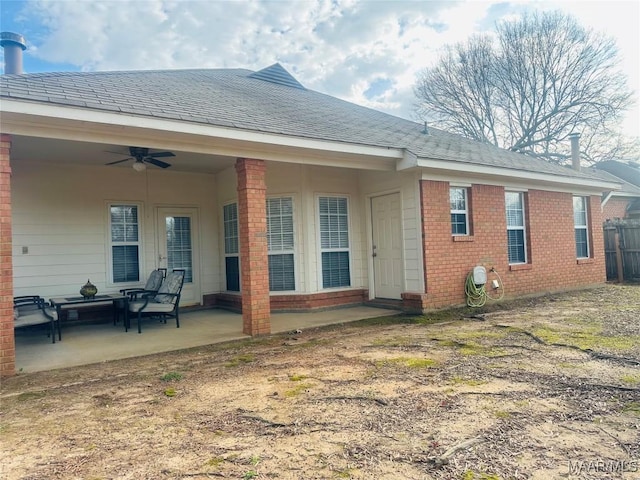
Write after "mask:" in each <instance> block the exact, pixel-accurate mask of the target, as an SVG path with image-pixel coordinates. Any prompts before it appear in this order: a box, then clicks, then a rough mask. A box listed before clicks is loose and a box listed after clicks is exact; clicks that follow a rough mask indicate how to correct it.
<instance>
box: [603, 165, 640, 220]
mask: <svg viewBox="0 0 640 480" xmlns="http://www.w3.org/2000/svg"><path fill="white" fill-rule="evenodd" d="M595 168H596V169H598V170H600V171H601V172H606V173H607V174H609V175H610V176H611V179H612V180H613V181H617V182H619V183H620V184H621V188H620V189H619V190H614V191H609V192H604V194H603V198H602V219H603V220H615V219H640V163H638V162H634V161H620V160H608V161H606V162H599V163H597V164H596V165H595Z"/></svg>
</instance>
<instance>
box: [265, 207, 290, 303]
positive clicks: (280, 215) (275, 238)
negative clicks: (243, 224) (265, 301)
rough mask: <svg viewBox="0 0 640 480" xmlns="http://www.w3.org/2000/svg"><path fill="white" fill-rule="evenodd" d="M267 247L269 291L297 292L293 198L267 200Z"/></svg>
mask: <svg viewBox="0 0 640 480" xmlns="http://www.w3.org/2000/svg"><path fill="white" fill-rule="evenodd" d="M267 245H268V249H269V290H270V291H272V292H282V291H288V290H295V289H296V276H295V267H294V232H293V198H291V197H282V198H268V199H267Z"/></svg>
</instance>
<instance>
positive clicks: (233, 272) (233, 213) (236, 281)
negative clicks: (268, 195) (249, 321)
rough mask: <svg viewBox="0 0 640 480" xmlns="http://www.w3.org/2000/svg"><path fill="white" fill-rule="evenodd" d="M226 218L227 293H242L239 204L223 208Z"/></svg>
mask: <svg viewBox="0 0 640 480" xmlns="http://www.w3.org/2000/svg"><path fill="white" fill-rule="evenodd" d="M223 217H224V257H225V258H224V263H225V276H226V278H227V291H229V292H239V291H240V258H239V253H240V243H239V235H238V204H237V203H230V204H229V205H225V206H224V207H223Z"/></svg>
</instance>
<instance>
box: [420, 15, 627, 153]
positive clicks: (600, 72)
mask: <svg viewBox="0 0 640 480" xmlns="http://www.w3.org/2000/svg"><path fill="white" fill-rule="evenodd" d="M618 66H619V55H618V50H617V47H616V44H615V42H614V41H613V39H611V38H609V37H606V36H604V35H601V34H598V33H595V32H594V31H592V30H589V29H585V28H583V27H582V26H580V25H579V24H578V23H577V22H576V20H575V19H574V18H573V17H571V16H569V15H565V14H563V13H560V12H553V13H543V14H533V15H530V16H524V17H523V18H522V19H520V20H517V21H511V22H504V23H501V24H498V25H497V28H496V36H495V39H494V38H493V37H491V36H488V35H485V36H475V37H472V38H471V39H469V40H468V42H466V43H464V44H462V43H461V44H456V45H454V46H450V47H448V48H447V50H446V52H445V54H444V55H443V56H442V57H441V58H440V60H439V62H438V63H437V64H436V65H435V66H434V67H431V68H427V69H425V70H424V71H423V72H422V73H421V74H420V76H419V79H418V82H417V84H416V86H415V94H416V96H417V98H418V101H419V105H418V114H419V116H420V117H422V118H423V119H427V120H429V121H430V122H432V123H435V124H436V125H437V126H439V127H441V128H443V129H445V130H448V131H451V132H454V133H459V134H462V135H464V136H466V137H469V138H473V139H475V140H479V141H481V142H488V143H491V144H494V145H497V146H500V147H502V148H507V149H509V150H513V151H516V152H521V153H526V154H529V155H533V156H537V157H543V158H545V159H547V160H550V161H553V162H556V163H563V162H564V161H565V160H567V159H568V158H569V156H570V152H569V142H567V141H566V138H567V136H568V135H569V134H570V133H572V132H580V133H581V134H582V138H583V139H584V140H583V146H584V148H583V150H584V152H583V156H584V158H586V159H588V160H589V161H592V162H593V161H598V160H600V159H605V158H613V156H618V158H619V155H621V154H624V155H634V154H636V155H637V151H638V150H637V147H638V143H637V141H636V142H635V143H633V142H632V141H628V140H626V139H623V138H622V137H621V136H620V134H619V133H615V132H616V126H617V125H619V122H620V120H621V116H622V113H623V112H624V111H625V109H627V108H629V107H630V106H631V104H632V96H631V92H630V91H629V90H628V88H627V86H626V77H625V76H624V75H623V74H622V73H621V71H620V69H619V68H618Z"/></svg>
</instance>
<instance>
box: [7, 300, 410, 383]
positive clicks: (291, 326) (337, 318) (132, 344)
mask: <svg viewBox="0 0 640 480" xmlns="http://www.w3.org/2000/svg"><path fill="white" fill-rule="evenodd" d="M398 313H400V312H398V311H397V310H387V309H383V308H377V307H367V306H355V307H348V308H340V309H334V310H325V311H319V312H305V313H297V312H296V313H274V314H272V315H271V332H272V333H283V332H289V331H293V330H297V329H299V330H304V329H308V328H313V327H320V326H324V325H331V324H340V323H347V322H354V321H356V320H362V319H365V318H375V317H383V316H387V315H397V314H398ZM131 323H132V325H131V326H132V328H131V329H129V331H128V332H125V331H124V327H123V326H122V323H120V324H118V325H115V326H114V325H113V324H112V323H111V322H105V323H98V324H78V325H68V326H65V324H64V323H63V324H62V341H61V342H58V341H57V337H56V343H55V344H53V343H51V339H50V338H48V337H47V336H46V334H45V333H43V331H42V330H39V329H36V330H30V329H18V330H16V337H15V338H16V371H18V372H38V371H44V370H54V369H57V368H66V367H72V366H78V365H87V364H91V363H101V362H104V361H108V360H118V359H122V358H130V357H138V356H143V355H149V354H153V353H161V352H168V351H173V350H181V349H184V348H190V347H197V346H201V345H210V344H213V343H221V342H227V341H229V340H238V339H244V338H250V337H249V336H248V335H244V334H243V333H242V315H241V314H239V313H233V312H228V311H226V310H220V309H205V310H197V311H186V312H183V313H181V314H180V328H176V326H175V320H172V319H170V320H168V322H167V324H166V325H165V324H164V323H160V322H157V321H155V320H152V319H147V320H145V321H144V322H143V324H142V333H141V334H138V330H137V326H136V322H135V320H132V322H131Z"/></svg>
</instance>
